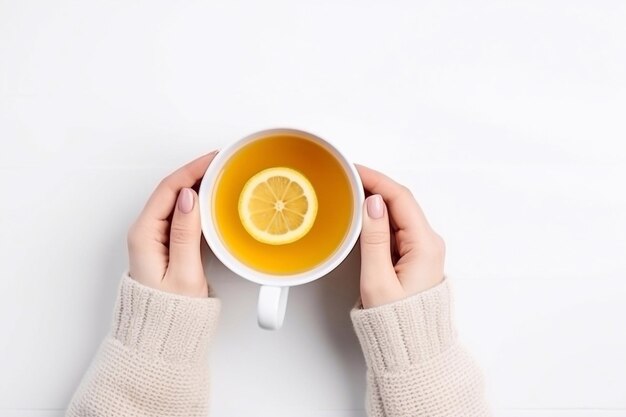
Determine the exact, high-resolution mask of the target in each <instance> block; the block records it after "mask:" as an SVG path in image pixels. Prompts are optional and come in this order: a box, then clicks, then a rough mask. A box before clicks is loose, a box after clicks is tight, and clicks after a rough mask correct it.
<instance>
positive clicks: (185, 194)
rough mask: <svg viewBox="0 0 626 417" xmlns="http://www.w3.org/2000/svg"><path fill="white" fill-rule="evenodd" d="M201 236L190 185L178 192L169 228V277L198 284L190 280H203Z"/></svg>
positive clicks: (198, 210)
mask: <svg viewBox="0 0 626 417" xmlns="http://www.w3.org/2000/svg"><path fill="white" fill-rule="evenodd" d="M200 235H201V229H200V209H199V207H198V195H197V194H196V192H195V191H194V190H192V189H191V188H183V189H182V190H180V192H179V194H178V200H177V201H176V207H175V209H174V215H173V217H172V225H171V228H170V242H169V246H170V256H169V258H170V259H169V266H168V271H167V275H168V276H170V277H171V278H173V279H174V280H184V281H186V283H187V284H200V283H195V282H190V281H192V280H196V279H197V280H199V279H200V278H202V279H203V280H204V272H203V270H202V259H201V256H200Z"/></svg>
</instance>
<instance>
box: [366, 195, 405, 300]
mask: <svg viewBox="0 0 626 417" xmlns="http://www.w3.org/2000/svg"><path fill="white" fill-rule="evenodd" d="M402 294H403V292H402V286H401V284H400V282H399V281H398V278H397V277H396V273H395V270H394V268H393V264H392V260H391V233H390V231H389V216H388V213H387V209H386V207H385V202H384V201H383V198H382V197H381V196H380V195H379V194H375V195H372V196H370V197H368V198H367V199H366V200H365V204H364V205H363V228H362V230H361V300H362V302H363V306H364V307H365V308H368V307H373V306H376V305H381V304H385V303H387V302H391V301H393V300H396V299H399V298H401V296H402Z"/></svg>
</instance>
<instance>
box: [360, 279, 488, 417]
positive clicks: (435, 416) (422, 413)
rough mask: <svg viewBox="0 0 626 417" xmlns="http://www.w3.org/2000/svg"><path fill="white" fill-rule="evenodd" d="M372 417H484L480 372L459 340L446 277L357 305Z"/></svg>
mask: <svg viewBox="0 0 626 417" xmlns="http://www.w3.org/2000/svg"><path fill="white" fill-rule="evenodd" d="M351 317H352V322H353V324H354V328H355V330H356V333H357V336H358V338H359V341H360V343H361V347H362V349H363V354H364V356H365V361H366V364H367V397H366V398H367V399H366V402H367V404H366V407H367V411H368V416H370V417H401V416H402V417H405V416H406V417H408V416H411V417H461V416H463V417H465V416H467V417H470V416H471V417H485V416H490V415H491V412H490V410H489V407H488V405H487V402H486V399H485V393H484V384H483V380H482V374H481V372H480V370H479V368H478V367H477V366H476V364H475V363H474V361H473V360H472V358H471V357H470V355H469V354H468V353H467V352H466V351H465V349H464V348H463V347H462V346H461V344H459V341H458V339H457V334H456V331H455V328H454V324H453V321H452V312H451V299H450V289H449V283H448V280H447V279H445V280H444V281H443V282H442V283H441V284H439V285H437V286H436V287H434V288H431V289H430V290H427V291H425V292H422V293H419V294H417V295H414V296H412V297H408V298H406V299H404V300H400V301H397V302H394V303H391V304H386V305H382V306H378V307H374V308H369V309H358V308H355V309H353V310H352V312H351Z"/></svg>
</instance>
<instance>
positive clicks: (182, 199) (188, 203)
mask: <svg viewBox="0 0 626 417" xmlns="http://www.w3.org/2000/svg"><path fill="white" fill-rule="evenodd" d="M178 209H179V210H180V211H182V212H183V213H185V214H186V213H191V210H193V192H192V191H191V189H190V188H183V189H182V190H180V194H178Z"/></svg>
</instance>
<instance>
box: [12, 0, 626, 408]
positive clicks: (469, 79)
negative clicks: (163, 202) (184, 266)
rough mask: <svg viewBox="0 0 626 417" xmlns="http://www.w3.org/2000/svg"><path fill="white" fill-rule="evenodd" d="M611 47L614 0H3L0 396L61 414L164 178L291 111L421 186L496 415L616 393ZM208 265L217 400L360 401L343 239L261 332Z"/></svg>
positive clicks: (624, 303)
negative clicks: (219, 302)
mask: <svg viewBox="0 0 626 417" xmlns="http://www.w3.org/2000/svg"><path fill="white" fill-rule="evenodd" d="M625 45H626V3H624V2H622V1H601V0H594V1H527V0H526V1H521V0H520V1H506V2H505V1H500V2H495V1H493V2H490V1H471V2H462V1H458V2H456V1H450V0H438V1H387V2H382V1H379V2H374V1H331V0H321V1H315V2H314V1H308V2H306V1H299V2H298V1H276V0H267V1H263V2H252V1H250V2H243V1H232V0H229V1H221V2H216V1H208V0H205V1H173V0H172V1H164V0H160V1H155V0H150V1H148V0H145V1H144V0H130V1H119V0H111V1H70V0H64V1H44V0H42V1H30V0H29V1H25V0H15V1H3V0H0V141H1V147H0V294H1V295H2V298H1V301H0V415H1V416H3V417H4V416H10V417H16V416H20V417H24V416H28V417H43V416H45V417H53V416H54V417H56V416H61V415H62V414H63V410H64V408H65V407H66V405H67V403H68V401H69V399H70V397H71V394H72V392H73V390H74V389H75V388H76V386H77V384H78V382H79V380H80V378H81V376H82V374H83V372H84V371H85V368H86V367H87V365H88V363H89V361H90V360H91V358H92V355H93V354H94V352H95V350H96V348H97V346H98V344H99V343H100V341H101V339H102V338H103V336H104V335H105V333H106V331H107V328H108V326H109V320H110V314H111V312H112V308H113V302H114V297H115V291H116V289H117V285H118V281H119V278H120V276H121V272H122V271H123V270H124V268H125V267H126V264H127V259H126V247H125V236H126V230H127V228H128V226H129V224H130V223H131V222H132V221H133V220H134V218H135V216H136V215H137V213H138V212H139V210H140V209H141V207H142V206H143V204H144V202H145V200H146V199H147V197H148V195H149V194H150V193H151V191H152V189H153V187H154V186H155V185H156V183H157V182H158V181H159V180H160V179H161V178H162V177H163V176H165V175H166V174H168V173H169V172H170V171H172V170H174V169H175V168H176V167H178V166H179V165H182V164H184V163H185V162H187V161H188V160H191V159H193V158H194V157H196V156H198V155H200V154H202V153H205V152H208V151H210V150H212V149H214V148H216V147H220V146H223V145H225V144H227V143H229V142H231V141H232V140H235V139H237V138H239V137H241V136H243V135H246V134H248V133H250V132H253V131H255V130H258V129H261V128H267V127H275V126H292V127H297V128H304V129H310V130H312V131H313V132H316V133H318V134H320V135H321V136H323V137H325V138H327V139H328V140H330V141H332V142H334V143H336V144H337V145H338V146H340V147H341V148H342V149H344V151H345V152H346V153H347V154H348V156H349V157H350V158H351V159H353V160H354V161H355V162H360V163H364V164H367V165H371V166H373V167H375V168H378V169H380V170H382V171H384V172H386V173H388V174H389V175H391V176H393V177H395V178H396V179H397V180H398V181H400V182H403V183H405V184H406V185H408V186H410V187H411V189H412V190H413V191H414V194H415V196H416V197H417V199H418V200H419V202H420V204H421V205H422V207H423V209H424V211H425V212H426V214H427V216H428V218H429V220H430V222H431V224H432V225H433V227H434V228H435V229H436V230H437V231H438V232H439V233H440V234H441V235H442V236H443V237H444V239H445V240H446V243H447V264H446V269H447V273H448V275H449V276H450V277H451V279H452V280H453V284H454V289H455V296H456V297H455V298H456V315H457V319H458V320H457V321H458V325H459V329H460V332H461V336H462V338H463V340H464V341H465V343H466V345H467V346H468V347H469V348H470V349H471V350H472V352H473V353H474V355H475V356H476V358H477V359H478V361H479V362H480V364H481V365H482V367H483V369H484V372H485V374H486V376H487V381H488V389H489V396H490V400H491V403H492V404H493V407H494V408H495V409H496V410H497V415H498V416H502V417H505V416H506V417H539V416H542V417H543V416H545V417H609V416H610V417H616V416H626V325H625V323H624V320H625V318H626V256H625V249H626V238H625V237H624V235H625V232H626V214H625V212H626V193H625V192H624V189H625V188H626V186H625V185H626V184H625V181H624V180H623V178H625V177H626V126H625V124H626V121H625V119H626V117H625V114H626V81H625V79H626V47H625ZM205 252H208V251H205ZM206 263H207V273H208V275H209V277H210V281H211V283H212V285H214V287H215V288H216V290H217V292H218V294H219V295H220V297H221V298H222V299H223V301H224V314H223V317H222V320H221V323H220V328H219V331H218V335H217V339H216V344H215V349H214V352H213V357H212V363H213V370H212V371H213V388H212V407H213V412H212V415H214V416H219V417H221V416H226V417H230V416H256V417H264V416H273V417H274V416H305V417H313V416H315V417H317V416H320V417H356V416H363V415H364V412H363V390H364V380H363V378H364V369H363V360H362V358H361V353H360V350H359V347H358V345H357V341H356V338H355V336H354V335H353V332H352V330H351V327H350V326H351V324H350V321H349V318H348V311H349V308H350V307H351V305H352V304H353V302H354V301H355V300H356V298H357V295H358V283H357V280H358V253H356V252H355V253H353V254H352V255H351V257H350V258H349V259H348V260H347V261H346V263H345V264H343V265H342V266H341V267H340V268H339V269H338V270H337V271H335V272H334V273H333V274H332V275H331V276H329V277H327V278H325V279H322V280H320V281H317V282H315V283H312V284H309V285H306V286H303V287H300V288H297V289H295V290H293V291H292V293H291V299H290V303H289V308H288V316H287V319H286V324H285V328H284V329H283V330H281V331H280V332H274V333H271V332H264V331H261V330H259V329H257V328H256V324H255V318H254V309H255V298H256V292H257V289H256V287H255V286H254V285H252V284H251V283H248V282H245V281H243V280H242V279H240V278H237V277H235V276H233V275H232V274H230V273H228V272H226V271H225V270H224V267H223V266H221V265H220V264H219V262H218V261H216V260H215V258H214V257H213V256H212V255H210V254H209V253H207V255H206Z"/></svg>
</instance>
